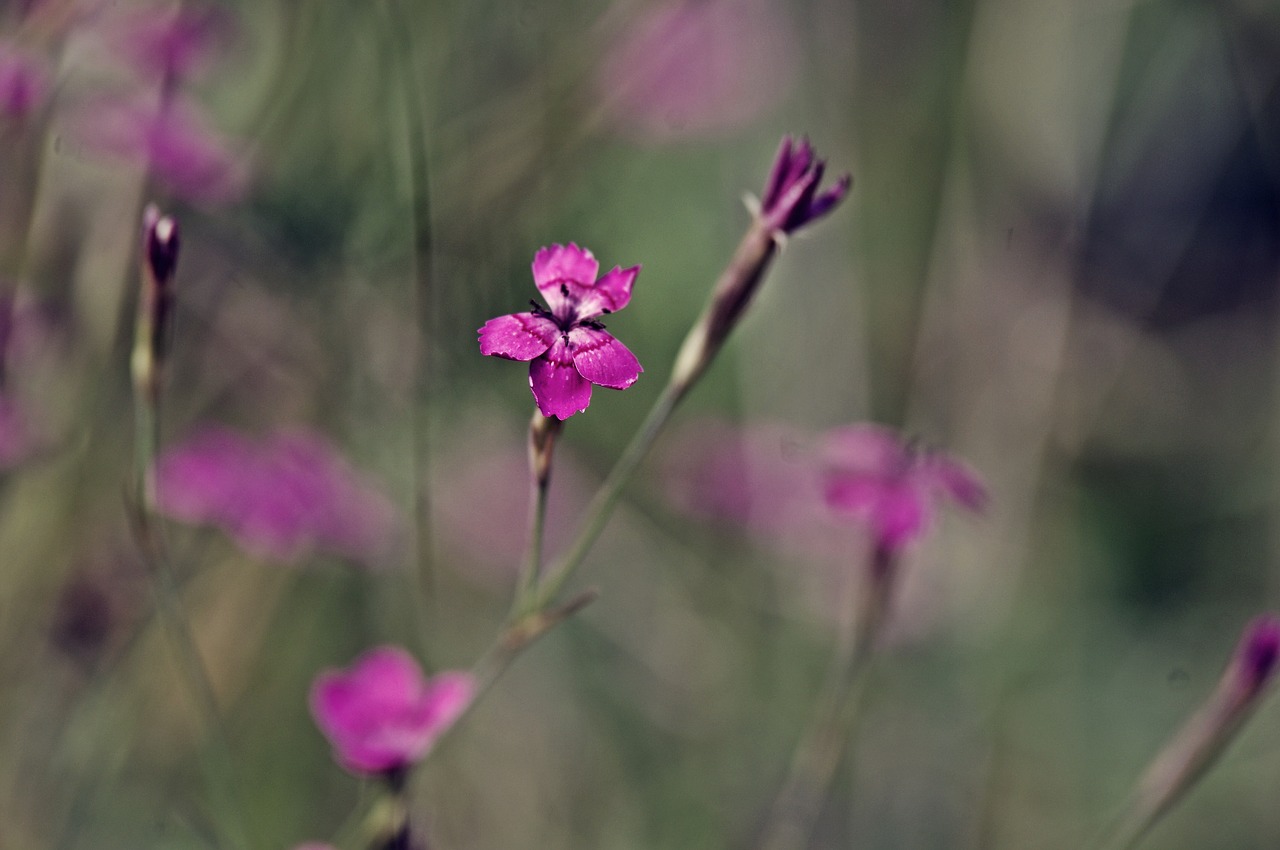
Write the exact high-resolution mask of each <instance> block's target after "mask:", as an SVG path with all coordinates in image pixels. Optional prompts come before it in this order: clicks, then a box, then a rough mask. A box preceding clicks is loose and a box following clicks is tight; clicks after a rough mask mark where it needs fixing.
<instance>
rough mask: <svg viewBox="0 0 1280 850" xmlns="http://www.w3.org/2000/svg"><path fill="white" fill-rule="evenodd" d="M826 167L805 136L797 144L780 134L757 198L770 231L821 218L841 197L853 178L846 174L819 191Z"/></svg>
mask: <svg viewBox="0 0 1280 850" xmlns="http://www.w3.org/2000/svg"><path fill="white" fill-rule="evenodd" d="M825 168H826V163H825V162H823V161H822V160H821V159H818V156H817V154H816V152H815V151H814V149H813V146H812V145H810V144H809V140H808V139H807V138H802V139H801V140H800V142H799V144H797V143H796V142H795V140H793V139H792V138H791V137H790V136H783V137H782V144H781V145H780V146H779V147H778V153H777V155H776V156H775V157H774V161H773V169H772V171H770V173H769V179H768V181H767V182H766V183H765V188H764V196H763V197H762V198H761V200H760V207H761V213H762V215H763V218H764V220H765V222H766V223H767V224H768V225H769V227H770V228H771V229H772V230H775V231H779V232H781V233H793V232H795V231H796V230H798V229H799V228H801V227H804V226H805V225H807V224H809V223H810V222H813V221H816V220H818V219H819V218H822V217H823V216H825V215H826V214H827V213H829V212H831V210H833V209H835V207H836V205H837V204H839V203H840V201H842V200H843V199H844V196H845V194H846V193H847V192H848V191H849V186H850V185H851V182H852V178H850V177H849V175H847V174H846V175H844V176H842V177H841V178H839V180H837V181H836V185H835V186H833V187H831V188H829V189H827V190H826V191H819V186H820V184H821V183H822V176H823V171H824V170H825Z"/></svg>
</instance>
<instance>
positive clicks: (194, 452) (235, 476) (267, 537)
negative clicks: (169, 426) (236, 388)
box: [155, 427, 400, 565]
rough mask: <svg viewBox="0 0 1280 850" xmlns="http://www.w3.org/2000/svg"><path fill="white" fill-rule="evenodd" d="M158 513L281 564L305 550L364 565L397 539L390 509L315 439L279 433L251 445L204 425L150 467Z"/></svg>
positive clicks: (382, 556)
mask: <svg viewBox="0 0 1280 850" xmlns="http://www.w3.org/2000/svg"><path fill="white" fill-rule="evenodd" d="M155 475H156V501H157V507H158V509H159V510H160V511H161V512H162V513H164V514H166V515H168V516H170V517H172V518H174V519H177V520H180V521H183V522H188V523H195V524H209V525H216V526H219V527H221V528H222V529H224V530H225V531H226V532H227V534H229V535H230V536H231V538H232V539H233V540H235V541H236V543H237V544H238V545H239V546H240V547H241V548H242V549H244V550H245V551H246V552H249V553H250V554H252V555H254V556H256V557H259V558H263V559H265V560H270V561H278V562H283V563H290V562H294V561H297V560H298V559H300V558H302V557H303V556H304V555H307V554H310V552H311V551H313V550H315V549H319V550H323V551H328V552H333V553H336V554H338V555H343V556H346V557H348V558H351V559H352V560H355V561H358V562H360V563H364V564H368V565H377V564H380V563H383V562H385V561H386V560H388V559H389V557H390V556H391V555H392V554H393V552H394V549H395V546H396V544H397V542H398V539H399V536H400V518H399V516H398V515H397V512H396V508H395V505H394V504H393V503H392V502H391V500H390V499H388V498H387V496H386V495H385V494H384V493H383V492H382V491H381V490H380V489H378V488H377V487H375V486H374V485H373V484H371V483H369V482H368V481H366V480H365V479H364V478H363V477H362V476H361V475H359V474H358V473H357V472H356V471H355V470H354V469H352V468H351V466H350V465H349V464H348V463H347V462H346V461H345V460H343V459H342V458H341V457H340V456H339V455H338V453H337V452H336V451H335V450H334V448H333V446H331V445H330V444H329V443H328V441H326V440H324V439H323V438H321V437H319V436H318V435H315V434H310V433H306V432H302V431H285V432H281V433H277V434H274V435H272V436H270V437H268V438H267V439H266V440H264V441H263V442H261V443H259V442H257V441H254V440H253V439H251V438H249V437H247V436H244V435H241V434H238V433H236V432H234V431H230V430H227V429H223V428H216V427H213V428H206V429H205V430H203V431H200V432H199V433H197V434H196V435H195V436H194V437H192V438H190V439H189V440H187V441H186V442H185V443H182V444H180V445H177V446H175V447H173V448H171V449H169V450H168V451H166V452H165V453H164V454H163V455H162V456H161V457H160V458H159V460H158V461H157V462H156V471H155Z"/></svg>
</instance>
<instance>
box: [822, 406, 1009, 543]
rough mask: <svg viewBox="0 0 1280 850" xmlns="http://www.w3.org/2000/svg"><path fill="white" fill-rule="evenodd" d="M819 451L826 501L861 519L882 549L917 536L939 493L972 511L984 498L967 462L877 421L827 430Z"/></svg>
mask: <svg viewBox="0 0 1280 850" xmlns="http://www.w3.org/2000/svg"><path fill="white" fill-rule="evenodd" d="M823 454H824V466H825V469H824V493H825V496H826V501H827V505H828V506H829V507H830V508H831V509H832V510H833V511H834V512H835V513H837V514H841V515H845V516H848V517H851V518H853V519H855V520H857V521H859V522H860V523H863V524H864V525H865V526H866V527H867V529H868V530H869V531H870V533H871V535H872V537H873V538H874V540H875V543H876V546H877V549H878V550H879V551H881V552H885V553H889V554H892V553H894V552H898V551H901V550H902V549H903V548H904V547H906V546H907V545H909V544H910V543H912V542H913V541H915V540H917V539H919V538H920V537H921V536H922V535H923V534H924V533H925V532H926V531H927V530H928V528H929V524H930V522H931V521H932V518H933V514H934V511H935V502H936V501H937V500H938V499H939V498H941V497H947V498H950V499H952V500H954V501H955V502H958V503H959V504H960V505H961V506H962V507H965V508H968V509H969V510H973V511H977V510H981V509H982V508H983V506H984V505H985V504H986V500H987V492H986V488H985V487H984V486H983V484H982V481H981V480H980V479H979V478H978V476H977V473H975V472H974V471H973V470H972V469H970V468H969V467H968V466H967V465H966V464H964V463H963V462H961V461H959V460H956V459H955V458H952V457H951V456H949V455H947V454H944V453H942V452H938V451H930V450H927V449H922V448H920V447H919V446H917V445H915V444H914V443H912V442H910V441H907V440H904V439H903V438H902V437H901V436H900V435H899V434H897V433H896V432H894V431H892V430H890V429H888V428H884V427H882V426H879V425H871V424H860V425H850V426H846V427H844V428H837V429H835V430H833V431H830V432H828V433H827V435H826V437H825V438H824V447H823Z"/></svg>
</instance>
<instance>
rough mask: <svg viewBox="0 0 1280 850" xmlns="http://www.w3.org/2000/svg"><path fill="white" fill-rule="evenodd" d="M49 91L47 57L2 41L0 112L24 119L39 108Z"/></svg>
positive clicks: (17, 118) (0, 55)
mask: <svg viewBox="0 0 1280 850" xmlns="http://www.w3.org/2000/svg"><path fill="white" fill-rule="evenodd" d="M48 93H49V71H48V69H47V68H46V66H45V64H44V61H43V60H41V59H38V58H36V57H34V56H29V55H27V54H25V53H23V52H21V51H19V50H15V49H14V48H11V47H9V46H7V45H3V44H0V114H3V115H4V116H5V117H7V118H12V119H15V120H21V119H23V118H25V117H26V116H27V115H29V114H30V113H31V112H33V111H34V110H35V109H37V108H39V106H40V104H41V103H42V102H43V101H44V99H45V97H46V95H48Z"/></svg>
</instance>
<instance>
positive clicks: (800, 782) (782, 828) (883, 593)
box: [760, 551, 893, 850]
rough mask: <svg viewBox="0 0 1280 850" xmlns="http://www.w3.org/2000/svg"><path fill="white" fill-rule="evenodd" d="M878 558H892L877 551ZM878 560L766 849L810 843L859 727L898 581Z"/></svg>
mask: <svg viewBox="0 0 1280 850" xmlns="http://www.w3.org/2000/svg"><path fill="white" fill-rule="evenodd" d="M875 557H876V558H877V559H880V558H885V557H888V555H887V553H885V552H883V551H877V552H876V554H875ZM884 564H887V562H881V561H879V560H877V563H876V565H874V566H873V569H872V576H871V584H870V586H869V587H868V588H867V595H866V597H865V601H864V603H863V605H862V610H861V612H860V615H859V617H858V621H857V626H856V632H854V633H853V634H852V636H851V639H845V640H843V641H842V642H841V645H840V646H839V647H838V648H837V650H836V652H835V653H834V655H833V657H832V661H831V666H830V667H829V668H828V670H827V676H826V679H825V681H824V682H823V685H822V690H821V692H820V696H819V697H818V701H817V707H816V709H815V711H814V716H813V720H812V721H810V723H809V726H808V728H807V729H806V730H805V732H804V734H803V735H802V736H801V738H800V743H799V744H798V745H797V746H796V750H795V753H794V754H793V755H792V759H791V766H790V768H789V770H788V773H787V779H786V781H785V783H784V784H783V786H782V790H781V791H780V792H779V793H778V798H777V801H776V802H775V803H774V806H773V810H772V812H771V813H770V816H769V820H768V821H767V822H766V823H765V827H764V830H763V831H762V835H763V838H762V840H761V842H760V847H761V850H799V848H802V847H804V846H805V845H806V843H807V841H808V838H809V833H810V831H811V830H812V829H813V824H814V821H816V820H817V817H818V814H819V811H820V809H821V807H822V802H823V800H824V799H825V798H826V794H827V789H828V788H829V787H830V785H831V780H832V777H834V776H835V772H836V767H837V766H838V765H839V764H840V759H841V757H842V756H843V755H844V752H845V748H846V747H847V746H848V744H849V741H850V739H851V738H852V737H853V734H854V730H855V729H856V728H857V723H858V718H859V717H860V715H861V713H862V706H863V704H864V703H865V701H866V694H867V685H868V682H869V680H870V675H869V674H870V670H871V667H872V664H871V662H872V660H873V658H874V657H875V644H876V640H877V638H878V637H879V635H880V628H881V625H882V624H883V622H884V618H885V614H886V612H887V608H888V603H889V593H890V590H891V588H892V586H893V575H892V566H887V567H886V570H887V571H886V572H877V569H878V568H879V567H881V566H883V565H884Z"/></svg>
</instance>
